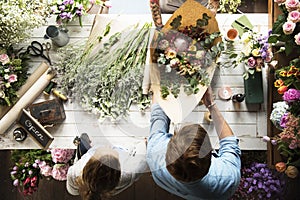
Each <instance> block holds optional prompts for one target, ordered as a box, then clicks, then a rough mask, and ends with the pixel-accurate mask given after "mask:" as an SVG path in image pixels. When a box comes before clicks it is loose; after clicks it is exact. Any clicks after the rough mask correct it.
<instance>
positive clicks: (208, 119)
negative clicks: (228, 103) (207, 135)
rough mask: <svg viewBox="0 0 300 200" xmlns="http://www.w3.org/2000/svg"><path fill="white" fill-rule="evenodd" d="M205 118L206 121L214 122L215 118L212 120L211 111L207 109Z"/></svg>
mask: <svg viewBox="0 0 300 200" xmlns="http://www.w3.org/2000/svg"><path fill="white" fill-rule="evenodd" d="M204 119H205V121H207V122H209V123H210V122H212V121H213V120H212V118H211V115H210V112H209V111H206V112H205V113H204Z"/></svg>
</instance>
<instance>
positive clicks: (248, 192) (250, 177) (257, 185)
mask: <svg viewBox="0 0 300 200" xmlns="http://www.w3.org/2000/svg"><path fill="white" fill-rule="evenodd" d="M283 186H284V181H283V179H282V177H280V175H279V174H277V173H276V171H274V170H272V169H270V168H269V167H268V166H267V164H265V163H257V162H254V163H252V164H251V165H250V166H249V167H248V166H247V167H246V166H245V167H243V168H242V174H241V181H240V184H239V186H238V188H237V190H236V192H235V193H234V195H233V196H232V197H231V199H232V200H234V199H282V192H283Z"/></svg>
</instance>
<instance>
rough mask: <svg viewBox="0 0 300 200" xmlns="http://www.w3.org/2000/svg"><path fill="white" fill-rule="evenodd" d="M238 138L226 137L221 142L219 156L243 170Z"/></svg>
mask: <svg viewBox="0 0 300 200" xmlns="http://www.w3.org/2000/svg"><path fill="white" fill-rule="evenodd" d="M238 143H239V140H238V139H237V137H236V136H229V137H225V138H223V139H222V140H220V149H219V155H220V157H222V158H223V159H225V160H226V161H228V162H230V163H231V164H232V165H234V166H235V167H238V168H241V159H240V157H241V149H240V147H239V145H238Z"/></svg>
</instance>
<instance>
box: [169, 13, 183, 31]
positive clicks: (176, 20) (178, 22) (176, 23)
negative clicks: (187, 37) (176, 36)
mask: <svg viewBox="0 0 300 200" xmlns="http://www.w3.org/2000/svg"><path fill="white" fill-rule="evenodd" d="M181 20H182V16H181V15H178V16H177V17H175V18H174V19H173V21H172V22H171V23H170V25H171V26H172V28H173V29H178V27H179V26H180V25H181Z"/></svg>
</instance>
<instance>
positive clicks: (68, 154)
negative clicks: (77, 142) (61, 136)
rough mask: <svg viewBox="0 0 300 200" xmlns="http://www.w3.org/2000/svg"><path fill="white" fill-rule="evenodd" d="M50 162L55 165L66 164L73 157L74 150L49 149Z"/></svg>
mask: <svg viewBox="0 0 300 200" xmlns="http://www.w3.org/2000/svg"><path fill="white" fill-rule="evenodd" d="M50 151H51V156H52V160H53V162H55V163H67V162H69V160H71V158H72V157H73V155H74V151H75V150H74V149H51V150H50Z"/></svg>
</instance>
